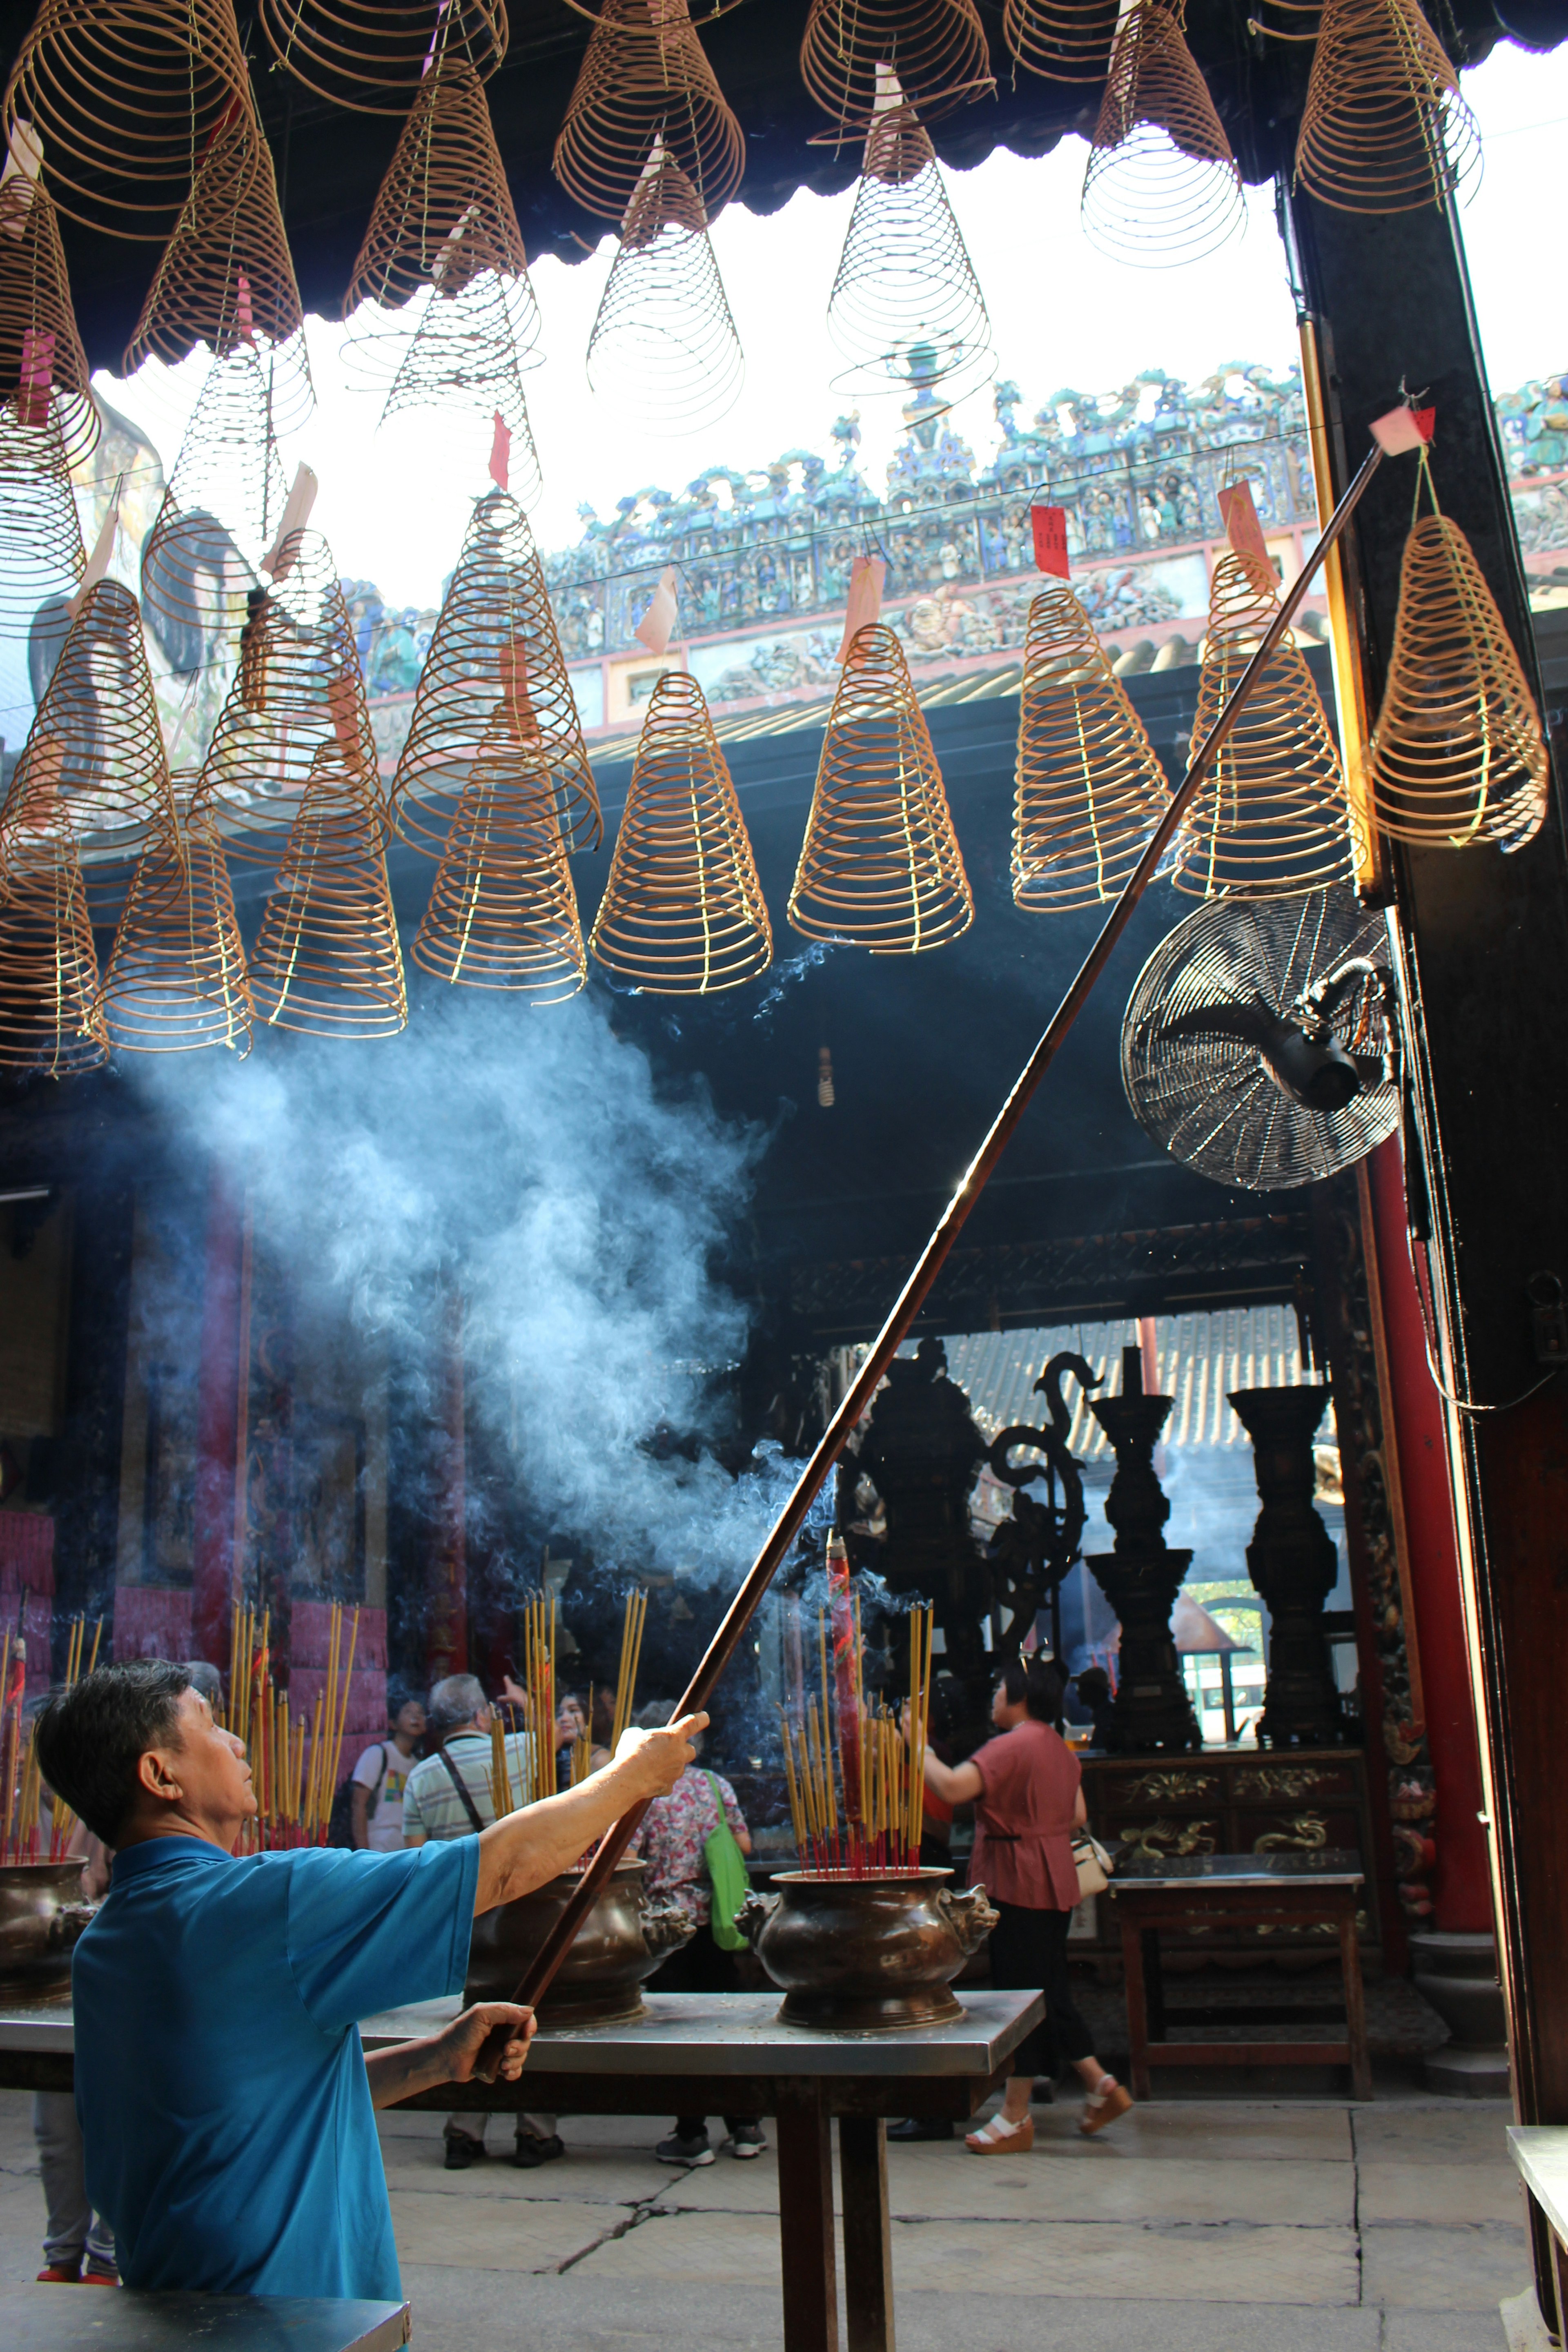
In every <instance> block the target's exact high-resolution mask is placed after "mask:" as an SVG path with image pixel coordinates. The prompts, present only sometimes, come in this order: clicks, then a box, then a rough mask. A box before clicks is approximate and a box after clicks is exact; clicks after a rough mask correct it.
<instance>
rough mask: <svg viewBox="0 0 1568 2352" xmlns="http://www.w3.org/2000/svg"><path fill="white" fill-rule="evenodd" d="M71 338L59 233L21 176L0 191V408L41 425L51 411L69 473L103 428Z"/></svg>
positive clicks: (48, 205) (34, 187) (49, 205)
mask: <svg viewBox="0 0 1568 2352" xmlns="http://www.w3.org/2000/svg"><path fill="white" fill-rule="evenodd" d="M0 400H3V401H5V403H6V404H10V403H11V402H12V401H16V402H17V403H18V405H19V408H20V411H21V413H22V415H23V417H24V419H25V421H26V422H27V423H28V424H30V425H42V424H43V422H44V416H43V411H44V409H45V408H48V409H52V410H53V412H54V415H55V417H56V420H57V422H58V428H59V434H60V439H61V442H62V444H63V446H64V448H65V453H66V460H67V463H68V465H72V466H79V465H80V463H81V462H82V460H83V458H84V457H90V456H91V454H92V452H93V450H94V449H95V448H96V447H97V446H98V436H99V434H100V432H101V430H102V426H103V420H102V418H101V417H100V415H99V413H98V406H97V404H96V402H95V401H94V399H93V396H92V388H91V384H90V383H89V368H88V364H87V353H86V352H84V351H83V349H82V345H81V337H80V335H79V333H78V331H77V323H76V312H75V310H73V309H72V307H71V297H70V281H69V279H68V278H67V276H66V257H65V248H64V247H63V246H62V245H61V243H60V225H59V222H58V219H57V217H56V215H55V207H54V205H53V202H52V201H51V199H50V196H49V194H48V191H47V188H45V187H43V186H42V185H41V184H40V183H39V182H37V180H33V179H30V178H29V177H28V175H27V173H26V172H25V171H18V172H15V173H12V175H11V177H10V179H8V180H7V181H5V184H4V185H0Z"/></svg>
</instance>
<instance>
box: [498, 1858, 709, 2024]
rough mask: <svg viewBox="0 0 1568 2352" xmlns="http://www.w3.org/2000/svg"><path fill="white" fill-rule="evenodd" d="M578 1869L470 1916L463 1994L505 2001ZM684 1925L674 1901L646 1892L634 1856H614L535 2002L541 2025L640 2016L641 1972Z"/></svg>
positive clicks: (684, 1934) (680, 1937) (676, 1939)
mask: <svg viewBox="0 0 1568 2352" xmlns="http://www.w3.org/2000/svg"><path fill="white" fill-rule="evenodd" d="M582 1876H583V1874H582V1872H581V1871H580V1870H568V1871H564V1872H563V1874H562V1875H561V1876H560V1877H559V1878H552V1880H551V1881H550V1883H549V1885H546V1886H537V1887H535V1888H534V1890H533V1892H532V1894H531V1895H520V1896H519V1897H518V1899H517V1901H516V1902H515V1903H502V1904H500V1906H498V1908H497V1909H495V1910H494V1911H486V1912H484V1913H483V1914H482V1915H481V1916H479V1918H478V1919H476V1920H475V1922H474V1935H473V1941H472V1943H471V1944H470V1945H469V1947H468V1983H467V1986H466V1987H465V1989H464V1998H465V1999H466V2000H470V2001H473V2000H511V1998H512V1996H513V1994H514V1993H515V1992H516V1990H517V1987H518V1984H519V1982H520V1981H521V1979H522V1978H523V1977H524V1976H526V1975H527V1973H528V1970H529V1968H530V1966H531V1962H532V1960H533V1959H534V1957H535V1955H536V1954H537V1953H538V1951H539V1950H540V1948H541V1946H542V1944H543V1942H544V1939H545V1937H546V1936H548V1934H549V1933H550V1930H551V1929H552V1927H554V1925H555V1922H556V1921H557V1919H559V1917H560V1916H561V1914H562V1912H563V1910H564V1909H565V1907H566V1904H567V1900H568V1898H569V1897H570V1896H571V1895H573V1894H574V1892H575V1891H576V1888H577V1885H578V1884H579V1882H580V1881H581V1879H582ZM691 1932H692V1931H691V1927H690V1923H689V1921H688V1919H687V1918H686V1916H685V1915H684V1913H683V1912H682V1911H681V1910H680V1909H679V1906H676V1905H675V1904H672V1903H666V1902H662V1901H659V1900H658V1899H657V1898H656V1897H654V1896H652V1895H648V1894H647V1892H646V1890H645V1889H644V1886H643V1864H641V1863H640V1862H618V1863H617V1864H616V1868H615V1874H614V1875H613V1877H612V1878H611V1879H610V1881H609V1883H608V1885H606V1886H605V1888H604V1890H603V1892H602V1893H601V1894H600V1895H599V1898H598V1900H597V1902H596V1903H595V1906H594V1907H593V1909H592V1910H591V1911H590V1912H589V1914H588V1916H587V1917H586V1918H585V1919H584V1922H583V1925H582V1926H581V1927H579V1929H578V1930H577V1936H576V1940H575V1941H574V1944H573V1946H572V1948H571V1949H570V1951H569V1952H568V1953H567V1955H566V1958H565V1959H564V1960H563V1962H562V1964H561V1969H560V1972H559V1974H558V1975H557V1976H556V1977H555V1979H553V1981H552V1985H551V1988H550V1990H549V1991H548V1993H547V1994H546V1995H545V1997H544V1999H543V2000H542V2002H541V2003H540V2007H539V2021H540V2023H541V2025H624V2024H627V2023H630V2022H631V2021H634V2020H635V2019H637V2018H639V2017H641V2016H642V2015H643V2014H644V2011H643V2003H642V1988H643V1984H644V1981H645V1979H647V1978H648V1977H650V1976H651V1975H652V1974H653V1972H654V1970H655V1969H657V1968H658V1965H659V1962H660V1961H661V1960H663V1959H665V1958H668V1954H669V1953H671V1952H672V1951H674V1950H675V1949H676V1948H677V1946H678V1945H680V1944H684V1943H686V1942H687V1941H688V1940H689V1937H690V1935H691Z"/></svg>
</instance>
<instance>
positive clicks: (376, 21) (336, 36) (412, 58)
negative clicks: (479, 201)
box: [258, 0, 508, 114]
mask: <svg viewBox="0 0 1568 2352" xmlns="http://www.w3.org/2000/svg"><path fill="white" fill-rule="evenodd" d="M258 14H259V16H260V18H261V29H262V31H263V32H264V33H265V34H266V36H267V38H268V42H269V43H270V44H271V47H272V51H273V54H274V56H275V57H276V58H278V60H279V64H280V65H283V66H285V67H286V68H288V70H289V73H291V74H292V75H293V77H294V79H295V80H296V81H298V82H302V83H303V84H304V86H305V88H306V89H313V90H314V91H315V92H316V93H317V95H318V97H321V98H325V99H330V100H331V102H332V104H333V105H334V106H345V107H347V108H348V109H349V110H350V111H351V112H353V113H355V114H405V113H406V112H407V110H408V109H409V107H410V106H411V105H412V104H413V103H414V102H415V100H416V99H417V98H418V96H419V93H420V90H421V89H422V88H423V86H424V82H425V80H426V78H427V68H429V67H430V65H431V61H432V59H433V58H434V59H436V60H439V59H440V58H456V57H461V58H464V59H465V60H466V61H467V62H468V64H470V65H471V66H473V67H474V68H475V70H476V71H477V72H479V73H480V74H482V75H484V76H485V77H486V78H487V79H488V78H489V75H491V74H492V73H494V71H495V69H496V68H497V67H498V66H499V65H500V62H501V59H502V58H504V57H505V55H506V47H507V37H508V30H507V19H506V8H505V6H504V5H503V0H411V4H410V0H405V5H396V0H391V5H389V0H260V6H259V9H258Z"/></svg>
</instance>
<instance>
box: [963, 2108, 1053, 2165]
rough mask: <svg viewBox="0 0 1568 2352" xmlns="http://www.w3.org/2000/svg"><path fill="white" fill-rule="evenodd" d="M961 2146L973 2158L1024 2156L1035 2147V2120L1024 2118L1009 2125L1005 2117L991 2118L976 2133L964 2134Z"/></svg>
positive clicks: (1028, 2117)
mask: <svg viewBox="0 0 1568 2352" xmlns="http://www.w3.org/2000/svg"><path fill="white" fill-rule="evenodd" d="M963 2145H964V2147H966V2148H968V2149H969V2151H970V2153H971V2155H973V2156H1026V2155H1027V2154H1028V2152H1029V2150H1030V2148H1032V2147H1034V2145H1035V2118H1034V2116H1024V2117H1023V2119H1022V2121H1021V2122H1018V2123H1016V2124H1010V2123H1009V2122H1008V2121H1007V2119H1006V2117H1005V2116H992V2118H991V2120H990V2122H989V2123H988V2124H982V2126H981V2127H980V2129H979V2130H978V2131H974V2132H967V2133H965V2135H964V2140H963Z"/></svg>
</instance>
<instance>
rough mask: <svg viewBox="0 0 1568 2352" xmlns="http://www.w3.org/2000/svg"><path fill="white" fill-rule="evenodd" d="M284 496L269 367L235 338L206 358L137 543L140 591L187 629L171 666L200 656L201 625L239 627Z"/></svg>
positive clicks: (191, 663)
mask: <svg viewBox="0 0 1568 2352" xmlns="http://www.w3.org/2000/svg"><path fill="white" fill-rule="evenodd" d="M286 497H287V491H286V488H285V486H284V480H283V466H282V461H281V459H280V458H279V455H278V445H277V442H276V440H275V439H274V438H273V432H272V408H271V401H270V397H269V390H268V372H267V367H266V364H265V362H263V360H262V358H261V356H260V354H259V352H257V351H256V349H255V348H254V347H253V346H252V345H251V344H249V343H241V344H239V345H238V346H237V348H236V349H235V350H234V351H232V352H229V353H228V354H227V355H226V357H225V358H223V359H218V360H215V361H214V362H213V365H212V369H211V372H210V373H209V374H208V376H207V379H206V382H205V383H204V384H203V386H202V390H201V396H200V398H199V399H198V400H197V402H196V404H195V409H194V410H193V411H192V414H191V421H190V423H189V425H187V426H186V428H185V437H184V441H182V443H181V444H180V454H179V456H178V457H176V458H175V460H174V472H173V473H172V474H171V475H170V477H169V481H168V487H167V488H166V489H165V490H164V493H163V505H162V506H161V507H160V509H159V510H158V516H157V520H156V521H155V522H154V523H153V529H152V530H151V532H150V533H149V534H148V539H147V544H146V546H145V547H144V548H143V549H142V595H143V597H144V598H145V599H146V601H147V603H148V604H151V605H152V606H153V610H154V611H155V612H157V613H160V614H163V618H164V619H165V620H167V621H173V622H176V623H184V625H185V626H186V628H187V629H188V630H189V631H191V632H192V635H193V642H192V644H191V645H190V646H189V648H188V658H176V659H175V661H174V667H175V668H176V669H189V668H195V667H196V666H197V665H198V664H199V663H201V662H203V661H205V659H206V658H207V647H206V646H205V642H204V636H205V633H206V632H210V631H212V630H223V631H229V630H237V628H238V627H239V625H240V622H241V620H242V619H243V617H244V612H245V600H246V596H247V593H248V592H249V590H250V589H251V588H252V587H253V586H254V585H255V584H256V582H257V578H258V569H259V566H260V562H261V559H262V557H263V556H264V555H265V554H266V553H267V552H268V549H269V548H270V546H271V544H272V541H273V539H274V537H275V536H276V534H277V530H278V527H279V523H280V522H281V520H282V518H283V507H284V501H285V499H286Z"/></svg>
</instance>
